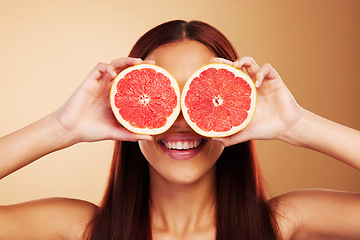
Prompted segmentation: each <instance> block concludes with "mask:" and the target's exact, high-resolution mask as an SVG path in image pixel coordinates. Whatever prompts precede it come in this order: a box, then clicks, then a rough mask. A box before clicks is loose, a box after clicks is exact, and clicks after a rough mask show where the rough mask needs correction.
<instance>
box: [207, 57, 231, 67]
mask: <svg viewBox="0 0 360 240" xmlns="http://www.w3.org/2000/svg"><path fill="white" fill-rule="evenodd" d="M211 62H212V63H224V64H228V65H233V62H232V61H230V60H227V59H225V58H217V57H215V58H212V59H211Z"/></svg>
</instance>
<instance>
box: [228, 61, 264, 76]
mask: <svg viewBox="0 0 360 240" xmlns="http://www.w3.org/2000/svg"><path fill="white" fill-rule="evenodd" d="M233 66H234V67H236V68H245V70H246V72H247V73H248V74H249V76H250V77H251V78H252V79H254V78H255V76H256V73H257V71H259V69H260V67H259V65H258V64H257V63H256V62H255V60H254V59H253V58H252V57H241V58H239V59H237V60H236V61H235V62H234V64H233Z"/></svg>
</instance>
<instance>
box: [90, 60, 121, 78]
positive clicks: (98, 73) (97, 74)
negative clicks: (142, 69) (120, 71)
mask: <svg viewBox="0 0 360 240" xmlns="http://www.w3.org/2000/svg"><path fill="white" fill-rule="evenodd" d="M104 74H109V75H110V77H111V78H115V77H116V75H117V73H116V72H115V69H114V67H113V66H111V65H109V64H106V63H98V64H97V65H96V66H95V68H94V69H93V70H91V72H90V73H89V74H88V76H87V78H88V79H96V80H99V79H100V78H101V77H103V76H104Z"/></svg>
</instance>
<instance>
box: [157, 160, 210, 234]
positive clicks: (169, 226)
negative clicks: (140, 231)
mask: <svg viewBox="0 0 360 240" xmlns="http://www.w3.org/2000/svg"><path fill="white" fill-rule="evenodd" d="M215 186H216V185H215V167H213V169H211V170H210V171H209V172H208V173H207V174H206V175H205V176H203V177H202V178H201V179H199V180H198V181H196V182H193V183H172V182H169V181H167V180H166V179H164V178H163V177H161V176H160V175H159V174H158V173H157V172H156V171H155V170H154V169H151V167H150V199H151V203H150V206H151V208H150V209H151V210H150V211H151V218H152V219H151V222H152V228H153V233H155V234H156V233H158V234H166V235H167V234H169V235H172V236H178V237H179V239H185V238H186V235H188V236H195V235H204V234H205V235H209V234H210V235H213V234H214V231H215V198H216V193H215V192H216V190H215Z"/></svg>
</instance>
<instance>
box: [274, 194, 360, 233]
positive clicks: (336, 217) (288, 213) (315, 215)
mask: <svg viewBox="0 0 360 240" xmlns="http://www.w3.org/2000/svg"><path fill="white" fill-rule="evenodd" d="M270 206H271V207H272V209H273V211H274V212H275V214H276V218H277V222H278V225H279V229H280V233H281V235H282V237H283V239H329V238H332V239H358V236H360V194H359V193H350V192H342V191H332V190H320V189H312V190H300V191H294V192H290V193H286V194H284V195H281V196H278V197H275V198H273V199H271V200H270Z"/></svg>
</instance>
